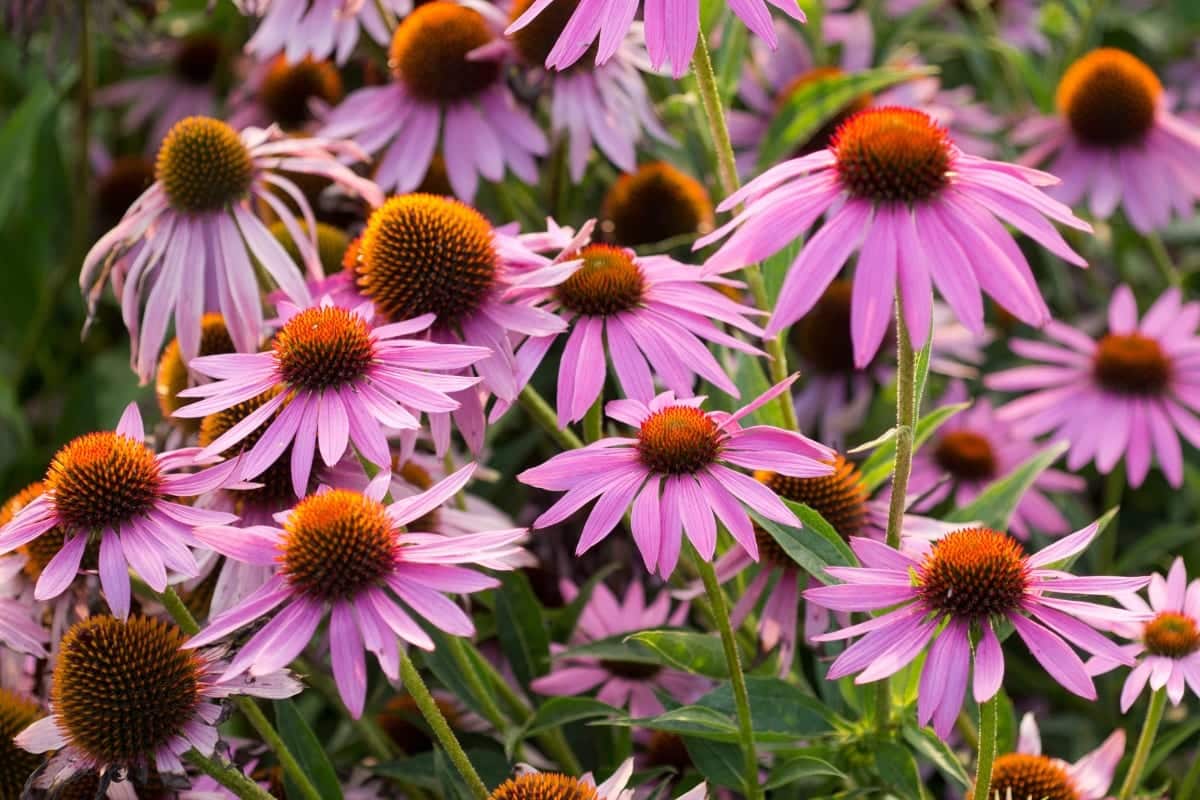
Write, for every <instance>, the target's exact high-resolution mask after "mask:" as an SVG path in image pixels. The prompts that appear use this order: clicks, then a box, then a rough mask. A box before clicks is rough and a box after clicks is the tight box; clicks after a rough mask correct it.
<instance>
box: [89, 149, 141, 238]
mask: <svg viewBox="0 0 1200 800" xmlns="http://www.w3.org/2000/svg"><path fill="white" fill-rule="evenodd" d="M152 183H154V162H153V161H151V160H150V159H148V158H146V157H145V156H118V157H117V158H115V159H113V162H112V166H110V167H109V168H108V171H107V172H105V173H104V174H103V175H101V176H100V178H99V179H98V180H97V181H96V213H97V215H98V216H99V217H100V220H101V222H103V223H105V227H112V226H113V225H115V224H116V223H117V221H118V220H120V219H121V217H123V216H125V212H126V211H128V210H129V207H130V206H131V205H133V203H134V201H135V200H137V199H138V198H139V197H141V196H142V193H143V192H145V191H146V190H147V189H149V188H150V184H152Z"/></svg>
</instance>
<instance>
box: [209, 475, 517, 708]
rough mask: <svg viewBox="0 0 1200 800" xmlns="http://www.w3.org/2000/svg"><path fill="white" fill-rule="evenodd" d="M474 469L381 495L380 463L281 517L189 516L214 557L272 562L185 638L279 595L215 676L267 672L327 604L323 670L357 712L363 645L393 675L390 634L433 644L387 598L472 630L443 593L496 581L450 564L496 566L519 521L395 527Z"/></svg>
mask: <svg viewBox="0 0 1200 800" xmlns="http://www.w3.org/2000/svg"><path fill="white" fill-rule="evenodd" d="M474 470H475V467H474V465H469V466H466V467H463V468H462V469H460V470H459V471H458V472H456V473H454V474H453V475H451V476H450V477H449V478H447V479H446V480H444V481H442V482H440V483H438V484H437V485H436V486H434V487H432V488H431V489H430V490H429V491H427V492H423V493H421V494H419V495H415V496H413V497H409V498H406V499H404V500H399V501H397V502H395V503H392V504H391V505H388V506H385V505H384V504H383V503H382V498H383V497H384V494H385V493H386V491H387V485H388V483H389V482H390V480H391V475H390V473H387V472H381V473H380V474H379V475H377V476H376V478H375V479H374V480H373V481H372V482H371V485H370V486H369V487H368V488H367V490H366V492H364V493H361V494H360V493H359V492H353V491H349V490H346V489H330V490H328V491H324V492H318V493H316V494H312V495H309V496H308V497H306V498H304V499H303V500H301V501H300V502H299V503H298V504H297V505H296V507H295V508H293V509H292V510H291V511H288V512H286V513H285V514H283V515H281V516H280V521H281V524H282V525H283V527H282V528H278V527H273V526H267V525H260V526H256V527H254V528H231V527H207V528H199V529H198V530H197V531H196V536H197V537H198V538H199V539H200V540H201V541H203V542H204V543H205V544H206V545H208V546H209V547H211V548H212V549H214V550H216V551H217V552H218V553H221V554H222V555H224V556H225V557H227V558H231V559H234V560H236V561H242V562H245V563H249V564H258V565H262V566H271V565H274V566H275V567H276V571H275V574H274V575H272V577H271V578H270V579H268V581H267V582H266V583H265V584H263V586H262V587H261V588H260V589H259V590H258V591H256V592H255V593H254V594H253V595H251V596H250V597H248V598H246V599H245V600H244V601H242V602H241V603H239V604H238V605H237V606H236V607H234V608H231V609H229V610H228V611H226V612H224V613H222V614H219V615H218V616H216V617H214V618H213V619H211V620H210V621H209V623H208V626H207V627H206V628H205V629H204V630H202V631H201V632H200V633H199V634H198V635H196V636H195V637H193V638H192V639H190V640H189V641H188V643H187V647H189V648H190V647H199V646H202V645H205V644H210V643H212V642H215V641H218V640H220V639H222V638H224V637H225V636H228V635H229V634H231V633H233V632H234V631H236V630H238V629H240V628H244V627H245V626H247V625H249V624H251V623H253V622H255V621H257V620H260V619H262V618H263V617H266V616H268V615H270V614H271V613H272V612H273V611H274V610H275V609H276V608H278V607H280V606H283V609H282V610H281V611H279V613H277V614H274V615H273V618H272V619H271V620H270V621H269V622H267V624H266V625H264V626H263V627H262V628H260V629H259V630H258V631H257V632H255V633H254V635H253V636H251V637H250V639H249V641H247V642H246V644H245V645H244V646H243V647H242V648H241V649H240V650H239V651H238V654H237V656H236V657H235V658H234V659H233V661H232V663H231V664H230V665H229V668H228V670H227V671H226V673H225V676H224V677H223V678H222V679H221V680H222V681H229V680H233V679H235V678H237V677H238V676H239V675H241V674H243V673H244V672H246V671H247V670H249V672H250V674H251V675H252V676H257V675H263V674H269V673H271V672H273V671H275V670H277V669H279V668H281V667H282V666H284V665H286V664H288V663H290V662H291V661H292V660H293V659H295V658H296V657H297V656H298V655H300V653H301V651H303V650H304V648H305V647H306V646H307V645H308V644H309V642H310V641H311V640H312V638H313V635H314V634H315V633H316V630H317V626H318V625H319V624H320V623H321V621H322V620H323V619H324V618H325V617H326V614H327V612H329V616H330V622H329V639H330V644H329V647H330V654H331V656H332V659H333V676H334V679H335V680H336V681H337V686H338V691H339V693H340V694H341V696H342V700H343V702H345V703H346V707H347V708H348V709H349V710H350V712H351V713H352V714H353V715H354V717H355V718H356V719H357V718H358V717H359V716H361V715H362V711H363V704H364V702H365V700H366V690H367V684H366V680H367V678H366V668H365V665H364V662H363V651H364V648H365V649H366V650H369V651H371V652H372V653H374V654H375V657H376V658H378V659H379V665H380V667H382V668H383V672H384V674H385V675H387V676H388V677H389V678H390V679H392V680H393V681H396V680H399V679H400V656H399V650H398V647H399V642H400V640H404V641H405V642H408V643H409V644H412V645H415V646H417V647H421V648H424V649H426V650H432V649H433V641H432V640H431V639H430V638H429V636H428V635H427V634H426V633H425V632H424V631H423V630H422V629H421V627H420V626H419V625H418V624H417V623H416V622H415V621H414V620H413V619H412V617H411V616H409V614H408V612H407V611H405V610H404V609H403V608H402V607H401V606H400V605H399V604H398V603H397V598H398V599H399V600H401V601H403V603H404V604H405V605H406V606H407V607H408V608H410V609H411V610H412V611H414V612H416V613H417V615H418V616H420V617H422V618H424V619H425V620H427V621H428V622H429V623H431V624H432V625H434V626H436V627H437V628H439V629H441V630H444V631H446V632H447V633H449V634H452V635H454V636H471V635H472V634H473V633H474V632H475V626H474V624H473V623H472V622H471V618H470V617H468V616H467V615H466V613H464V612H463V610H462V609H461V608H459V607H458V606H457V605H455V604H454V603H453V602H452V601H451V600H449V599H448V598H447V597H445V595H444V594H443V593H444V592H450V593H454V594H469V593H471V592H477V591H480V590H482V589H489V588H492V587H494V586H497V585H499V584H498V582H497V581H496V580H495V579H494V578H491V577H488V576H487V575H484V574H482V573H479V572H475V571H474V570H470V569H466V568H464V567H461V566H457V565H460V564H480V565H487V566H489V567H490V568H492V569H504V568H505V564H506V563H507V560H508V558H509V557H511V555H512V553H513V551H514V550H516V549H518V545H517V544H516V542H517V541H518V540H519V539H521V538H522V537H523V536H525V534H526V531H525V530H524V529H523V528H521V529H513V530H501V531H491V532H488V533H478V534H473V535H470V536H458V537H448V536H439V535H437V534H433V533H421V532H406V531H405V530H404V529H405V527H406V526H409V525H410V524H411V523H413V522H414V521H416V520H418V519H420V518H421V517H423V516H424V515H426V514H428V513H429V512H430V511H432V510H433V509H435V508H437V507H438V506H440V505H441V504H442V503H443V502H445V501H446V500H447V499H448V498H450V497H453V496H454V494H455V493H456V492H458V491H459V490H460V489H462V487H463V486H464V485H465V484H466V482H467V481H468V480H469V479H470V477H471V473H472V472H474Z"/></svg>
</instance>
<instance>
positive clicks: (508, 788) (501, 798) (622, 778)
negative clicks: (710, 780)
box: [488, 758, 708, 800]
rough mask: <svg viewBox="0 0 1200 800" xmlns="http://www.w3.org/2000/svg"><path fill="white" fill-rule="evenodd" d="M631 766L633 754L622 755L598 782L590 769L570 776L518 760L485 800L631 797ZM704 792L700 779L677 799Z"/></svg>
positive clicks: (700, 799) (701, 797) (690, 799)
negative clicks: (605, 776) (626, 756)
mask: <svg viewBox="0 0 1200 800" xmlns="http://www.w3.org/2000/svg"><path fill="white" fill-rule="evenodd" d="M633 766H634V764H633V759H632V758H627V759H625V761H623V762H622V763H621V766H619V767H617V771H616V772H614V773H613V774H612V775H611V776H610V777H609V778H608V780H606V781H604V782H603V783H601V784H599V785H597V784H596V779H595V778H594V777H593V776H592V773H590V772H585V773H584V774H583V775H582V776H580V777H578V778H573V777H571V776H569V775H564V774H562V773H557V772H539V771H538V770H536V769H534V768H533V767H531V766H529V765H528V764H520V765H518V767H517V772H516V775H515V776H514V777H512V778H510V779H508V780H506V781H505V782H504V783H502V784H500V785H499V786H497V787H496V788H495V789H493V790H492V793H491V794H490V795H489V796H488V800H633V796H634V791H635V790H634V789H628V788H626V787H627V786H628V785H629V780H630V778H632V777H633ZM707 796H708V785H707V784H705V783H700V784H698V785H696V786H694V787H693V788H691V789H689V790H688V791H687V792H685V793H683V794H681V795H680V796H679V797H678V798H676V800H705V798H706V797H707Z"/></svg>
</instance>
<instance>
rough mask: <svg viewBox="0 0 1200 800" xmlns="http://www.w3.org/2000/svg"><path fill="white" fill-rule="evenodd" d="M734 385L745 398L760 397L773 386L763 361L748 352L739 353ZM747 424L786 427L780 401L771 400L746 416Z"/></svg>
mask: <svg viewBox="0 0 1200 800" xmlns="http://www.w3.org/2000/svg"><path fill="white" fill-rule="evenodd" d="M733 382H734V385H736V386H737V388H738V392H739V393H740V394H741V395H742V399H743V400H749V399H751V398H754V397H758V396H759V395H760V394H763V393H764V392H766V391H767V390H768V389H770V388H771V382H770V381H769V380H768V379H767V375H766V373H765V372H763V365H762V361H761V360H759V359H758V358H755V357H754V356H751V355H749V354H746V353H738V354H737V371H736V372H735V373H734V376H733ZM744 424H745V425H770V426H772V427H775V428H786V427H787V426H786V425H784V422H783V411H782V410H781V409H780V408H779V403H775V402H771V403H767V404H766V405H764V406H763V407H762V408H760V409H758V410H757V411H755V412H754V413H753V414H750V415H748V416H747V417H746V420H745V422H744Z"/></svg>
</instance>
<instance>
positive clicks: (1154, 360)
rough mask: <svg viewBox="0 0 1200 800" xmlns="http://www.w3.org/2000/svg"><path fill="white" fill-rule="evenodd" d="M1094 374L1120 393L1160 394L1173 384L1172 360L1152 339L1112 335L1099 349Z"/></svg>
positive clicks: (1129, 335) (1123, 334)
mask: <svg viewBox="0 0 1200 800" xmlns="http://www.w3.org/2000/svg"><path fill="white" fill-rule="evenodd" d="M1092 374H1093V375H1094V376H1095V378H1096V381H1097V382H1098V383H1099V384H1100V385H1101V386H1103V387H1104V388H1105V389H1108V390H1109V391H1110V392H1115V393H1116V394H1138V395H1152V394H1160V393H1161V392H1162V391H1163V390H1164V389H1165V388H1166V387H1167V384H1168V383H1170V382H1171V359H1170V357H1168V356H1167V354H1166V352H1165V351H1164V350H1163V349H1162V345H1160V344H1159V343H1158V341H1157V340H1155V339H1152V338H1150V337H1149V336H1144V335H1142V334H1140V333H1110V334H1108V335H1107V336H1105V337H1104V338H1103V339H1101V340H1100V343H1099V344H1098V345H1097V346H1096V353H1095V355H1093V356H1092Z"/></svg>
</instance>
